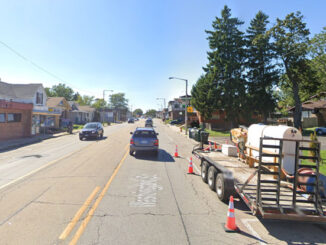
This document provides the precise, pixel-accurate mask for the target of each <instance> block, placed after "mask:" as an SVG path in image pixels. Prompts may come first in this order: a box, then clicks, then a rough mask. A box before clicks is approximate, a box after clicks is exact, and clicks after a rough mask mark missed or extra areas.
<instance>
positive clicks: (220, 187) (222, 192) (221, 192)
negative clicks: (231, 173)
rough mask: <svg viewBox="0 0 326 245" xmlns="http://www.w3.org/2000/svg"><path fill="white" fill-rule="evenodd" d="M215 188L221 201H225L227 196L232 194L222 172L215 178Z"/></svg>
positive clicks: (227, 198)
mask: <svg viewBox="0 0 326 245" xmlns="http://www.w3.org/2000/svg"><path fill="white" fill-rule="evenodd" d="M215 188H216V193H217V197H218V198H219V199H220V200H221V201H222V202H225V203H227V202H228V200H229V197H230V196H231V195H232V187H231V186H230V185H229V183H228V182H227V181H226V180H225V179H224V176H223V174H222V173H219V174H218V175H217V176H216V179H215Z"/></svg>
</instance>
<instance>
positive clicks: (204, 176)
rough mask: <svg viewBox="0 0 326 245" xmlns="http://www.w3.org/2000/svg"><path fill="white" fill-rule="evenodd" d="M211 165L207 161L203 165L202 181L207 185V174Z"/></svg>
mask: <svg viewBox="0 0 326 245" xmlns="http://www.w3.org/2000/svg"><path fill="white" fill-rule="evenodd" d="M208 167H209V164H208V162H206V161H203V162H202V164H201V179H202V180H203V181H204V182H205V183H207V172H208Z"/></svg>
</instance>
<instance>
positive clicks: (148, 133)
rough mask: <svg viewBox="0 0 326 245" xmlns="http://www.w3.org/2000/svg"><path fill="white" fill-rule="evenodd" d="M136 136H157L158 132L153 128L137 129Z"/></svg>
mask: <svg viewBox="0 0 326 245" xmlns="http://www.w3.org/2000/svg"><path fill="white" fill-rule="evenodd" d="M134 137H136V138H137V137H139V138H140V137H141V138H155V137H156V134H155V132H154V131H152V130H137V131H136V132H135V134H134Z"/></svg>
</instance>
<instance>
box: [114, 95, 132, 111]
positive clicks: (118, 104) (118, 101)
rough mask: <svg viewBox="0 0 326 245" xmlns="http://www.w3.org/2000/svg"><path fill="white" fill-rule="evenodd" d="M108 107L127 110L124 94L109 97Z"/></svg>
mask: <svg viewBox="0 0 326 245" xmlns="http://www.w3.org/2000/svg"><path fill="white" fill-rule="evenodd" d="M110 105H111V106H112V107H113V108H114V109H128V100H127V99H126V98H125V94H124V93H116V94H111V95H110Z"/></svg>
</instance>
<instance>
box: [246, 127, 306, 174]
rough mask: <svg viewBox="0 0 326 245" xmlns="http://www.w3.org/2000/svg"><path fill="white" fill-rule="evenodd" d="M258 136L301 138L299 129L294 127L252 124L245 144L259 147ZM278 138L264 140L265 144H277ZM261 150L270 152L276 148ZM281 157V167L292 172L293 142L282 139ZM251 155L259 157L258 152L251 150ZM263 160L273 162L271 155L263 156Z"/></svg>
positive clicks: (274, 151) (276, 151)
mask: <svg viewBox="0 0 326 245" xmlns="http://www.w3.org/2000/svg"><path fill="white" fill-rule="evenodd" d="M260 137H272V138H280V139H293V140H302V135H301V133H300V131H299V130H297V129H296V128H294V127H289V126H284V125H279V126H267V125H259V124H253V125H251V126H250V127H249V129H248V140H247V145H248V146H252V147H255V148H257V149H259V146H260ZM279 143H280V142H279V141H278V140H264V144H266V145H279ZM263 151H266V152H270V153H278V152H279V151H278V149H271V148H265V149H263ZM282 153H283V159H282V167H283V168H284V169H285V171H286V172H288V173H289V174H293V173H294V163H295V142H291V141H283V148H282ZM252 156H253V157H255V158H258V157H259V152H258V151H254V150H252ZM263 161H264V162H274V158H272V157H264V158H263Z"/></svg>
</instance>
